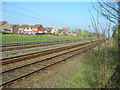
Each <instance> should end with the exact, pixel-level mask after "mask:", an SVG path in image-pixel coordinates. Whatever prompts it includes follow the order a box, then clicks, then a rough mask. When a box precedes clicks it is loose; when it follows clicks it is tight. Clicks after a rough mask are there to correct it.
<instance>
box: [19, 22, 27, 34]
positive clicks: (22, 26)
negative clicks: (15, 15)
mask: <svg viewBox="0 0 120 90" xmlns="http://www.w3.org/2000/svg"><path fill="white" fill-rule="evenodd" d="M27 26H28V25H26V24H24V25H21V26H20V27H19V29H18V33H24V29H25V28H26V27H27Z"/></svg>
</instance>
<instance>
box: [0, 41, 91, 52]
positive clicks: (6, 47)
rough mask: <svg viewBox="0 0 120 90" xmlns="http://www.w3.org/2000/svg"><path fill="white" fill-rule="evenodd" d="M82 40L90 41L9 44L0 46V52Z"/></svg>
mask: <svg viewBox="0 0 120 90" xmlns="http://www.w3.org/2000/svg"><path fill="white" fill-rule="evenodd" d="M83 40H90V39H80V40H61V41H41V42H27V43H10V44H2V45H0V46H1V47H2V48H1V49H2V50H1V51H2V52H4V51H11V50H20V49H26V48H33V47H41V46H49V45H57V44H63V43H72V42H79V41H83Z"/></svg>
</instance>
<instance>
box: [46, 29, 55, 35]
mask: <svg viewBox="0 0 120 90" xmlns="http://www.w3.org/2000/svg"><path fill="white" fill-rule="evenodd" d="M46 28H47V29H48V33H49V34H55V29H54V28H52V27H46Z"/></svg>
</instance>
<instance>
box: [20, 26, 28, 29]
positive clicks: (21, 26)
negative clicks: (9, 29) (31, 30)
mask: <svg viewBox="0 0 120 90" xmlns="http://www.w3.org/2000/svg"><path fill="white" fill-rule="evenodd" d="M27 26H28V25H21V26H20V28H25V27H27Z"/></svg>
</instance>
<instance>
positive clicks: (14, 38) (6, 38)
mask: <svg viewBox="0 0 120 90" xmlns="http://www.w3.org/2000/svg"><path fill="white" fill-rule="evenodd" d="M74 39H87V37H84V38H82V37H75V36H72V37H71V36H46V35H43V36H36V35H17V34H16V35H15V34H7V35H1V40H0V41H1V42H0V43H2V44H5V43H20V42H34V41H54V40H74Z"/></svg>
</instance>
